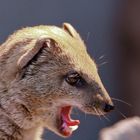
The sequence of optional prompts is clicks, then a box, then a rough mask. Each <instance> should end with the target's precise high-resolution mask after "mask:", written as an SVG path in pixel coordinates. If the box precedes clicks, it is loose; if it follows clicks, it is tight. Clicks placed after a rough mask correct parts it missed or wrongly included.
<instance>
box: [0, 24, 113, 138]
mask: <svg viewBox="0 0 140 140" xmlns="http://www.w3.org/2000/svg"><path fill="white" fill-rule="evenodd" d="M73 71H74V72H76V73H78V74H79V76H80V77H81V79H82V81H81V83H79V85H74V86H72V85H70V84H69V83H68V81H67V80H66V78H67V76H68V75H69V74H70V73H71V72H73ZM105 104H112V102H111V99H110V97H109V95H108V94H107V92H106V90H105V88H104V87H103V85H102V82H101V80H100V78H99V75H98V72H97V68H96V64H95V62H94V61H93V60H92V59H91V58H90V56H89V55H88V53H87V51H86V47H85V44H84V42H83V41H82V39H81V38H80V36H79V34H78V33H77V32H76V30H75V29H74V28H73V27H72V25H70V24H68V23H64V24H63V28H58V27H56V26H43V25H42V26H35V27H28V28H24V29H22V30H19V31H17V32H15V33H14V34H13V35H11V36H10V37H9V38H8V39H7V41H6V42H5V43H3V44H2V45H1V46H0V110H1V111H0V138H3V139H4V138H5V140H9V139H11V140H28V139H30V140H31V139H32V140H39V139H40V135H41V134H42V129H43V127H47V128H48V129H50V130H52V131H53V132H55V133H57V134H58V135H61V134H60V133H59V131H58V129H57V123H58V119H59V112H60V108H61V107H62V106H65V105H70V106H75V107H78V108H79V109H81V110H82V111H84V112H86V113H91V114H97V112H96V110H98V111H99V114H100V115H101V114H104V113H105V112H108V111H109V110H106V111H105V110H104V106H105ZM101 112H102V113H101ZM97 115H98V114H97ZM61 136H62V135H61Z"/></svg>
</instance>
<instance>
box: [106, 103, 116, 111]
mask: <svg viewBox="0 0 140 140" xmlns="http://www.w3.org/2000/svg"><path fill="white" fill-rule="evenodd" d="M114 109H115V106H114V105H112V104H108V103H105V105H104V109H103V110H104V112H110V111H112V110H114Z"/></svg>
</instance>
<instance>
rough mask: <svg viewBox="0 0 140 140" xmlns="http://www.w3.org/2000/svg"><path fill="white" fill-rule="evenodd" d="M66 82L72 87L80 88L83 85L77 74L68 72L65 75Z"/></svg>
mask: <svg viewBox="0 0 140 140" xmlns="http://www.w3.org/2000/svg"><path fill="white" fill-rule="evenodd" d="M65 80H66V82H67V83H68V84H70V85H72V86H77V87H80V86H82V85H83V82H84V80H83V79H82V77H81V76H80V75H79V74H78V73H77V72H70V73H68V74H67V75H66V78H65Z"/></svg>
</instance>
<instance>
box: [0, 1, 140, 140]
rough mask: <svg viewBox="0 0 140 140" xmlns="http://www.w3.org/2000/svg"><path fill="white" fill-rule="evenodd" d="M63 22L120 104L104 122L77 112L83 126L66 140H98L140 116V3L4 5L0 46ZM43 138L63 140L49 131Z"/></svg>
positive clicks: (0, 13)
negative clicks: (19, 33) (21, 32)
mask: <svg viewBox="0 0 140 140" xmlns="http://www.w3.org/2000/svg"><path fill="white" fill-rule="evenodd" d="M63 22H69V23H71V24H72V25H73V26H74V27H75V28H76V29H77V31H78V32H79V33H80V34H81V37H82V38H83V40H84V41H85V43H86V45H87V49H88V52H89V53H90V55H91V56H92V58H94V59H95V61H96V63H97V65H98V68H99V74H100V76H101V78H102V81H103V83H104V85H105V87H106V89H107V90H108V92H109V93H110V96H111V97H112V98H113V99H114V103H115V105H116V110H115V111H114V112H112V113H110V114H109V115H107V116H106V118H103V117H101V118H99V117H97V116H90V115H85V114H84V113H81V112H79V113H77V111H76V113H73V118H78V119H80V121H81V125H80V127H79V129H78V130H77V131H76V132H74V134H73V136H71V137H70V138H68V140H77V139H80V140H90V139H92V140H97V139H98V134H99V131H100V130H101V129H102V128H104V127H107V126H110V125H112V124H114V123H115V122H116V121H118V120H120V119H125V117H129V116H134V115H140V109H139V107H140V102H139V98H140V88H139V87H140V63H139V62H140V1H139V0H133V1H132V0H125V1H121V0H113V1H112V0H106V1H105V0H76V1H74V0H71V1H70V0H69V1H68V0H67V1H66V0H30V1H29V0H22V1H19V0H11V1H9V0H0V43H2V42H4V41H5V40H6V38H7V37H8V35H10V34H11V33H13V32H14V31H15V30H17V29H20V28H22V27H26V26H35V25H40V24H44V25H57V26H61V25H62V23H63ZM87 94H88V93H87ZM121 100H123V101H121ZM122 102H127V103H122ZM128 103H129V104H128ZM44 138H46V139H47V140H61V139H63V138H60V137H59V136H57V135H55V134H54V133H52V132H49V131H48V130H45V132H44Z"/></svg>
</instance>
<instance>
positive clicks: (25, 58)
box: [17, 37, 51, 69]
mask: <svg viewBox="0 0 140 140" xmlns="http://www.w3.org/2000/svg"><path fill="white" fill-rule="evenodd" d="M50 40H51V39H49V38H44V37H41V38H40V39H38V40H33V41H32V42H31V43H30V44H29V45H30V48H29V50H27V52H26V53H24V54H23V55H22V56H21V57H20V58H19V60H18V62H17V66H18V68H19V69H22V68H24V67H25V66H26V65H27V64H28V63H29V62H30V61H31V60H32V59H33V58H34V57H35V56H36V55H37V54H38V53H39V51H40V49H41V48H43V47H48V48H49V47H50V45H48V44H49V43H50Z"/></svg>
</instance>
